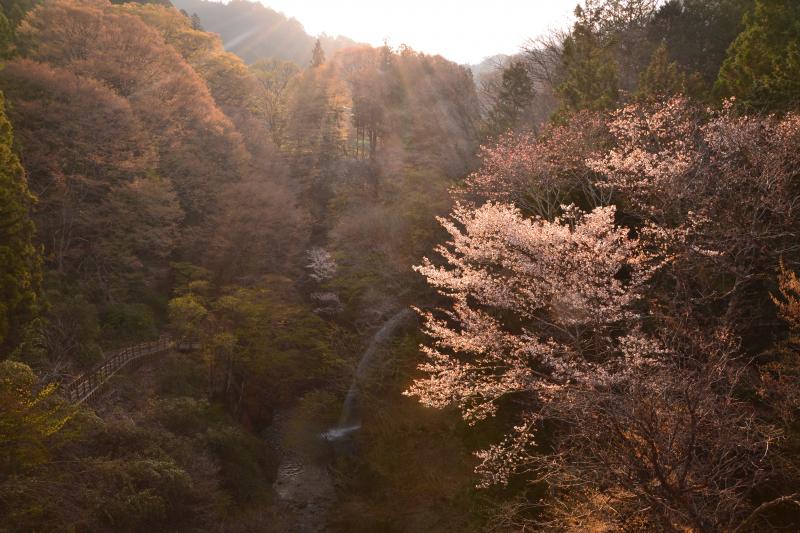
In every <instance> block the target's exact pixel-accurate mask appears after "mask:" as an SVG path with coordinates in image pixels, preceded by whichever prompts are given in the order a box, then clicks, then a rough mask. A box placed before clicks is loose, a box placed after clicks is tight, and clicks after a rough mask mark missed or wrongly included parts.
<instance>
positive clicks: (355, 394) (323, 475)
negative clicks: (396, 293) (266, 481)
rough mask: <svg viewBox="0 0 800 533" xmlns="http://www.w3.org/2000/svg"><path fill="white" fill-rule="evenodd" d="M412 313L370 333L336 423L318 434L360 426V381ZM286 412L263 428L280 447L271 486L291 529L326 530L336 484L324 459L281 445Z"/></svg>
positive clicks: (332, 436)
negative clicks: (371, 334)
mask: <svg viewBox="0 0 800 533" xmlns="http://www.w3.org/2000/svg"><path fill="white" fill-rule="evenodd" d="M410 316H412V312H411V310H409V309H403V310H401V311H399V312H397V313H395V314H394V315H393V316H392V317H391V318H389V320H387V321H386V322H385V323H384V324H383V325H382V326H381V327H380V329H378V331H376V332H375V334H374V335H373V336H372V339H370V342H369V344H368V345H367V347H366V349H365V350H364V353H363V354H362V356H361V359H360V360H359V362H358V366H357V367H356V371H355V375H354V376H353V382H352V384H351V385H350V388H349V389H348V391H347V396H346V397H345V400H344V404H343V405H342V414H341V416H340V418H339V423H338V424H337V425H336V426H335V427H333V428H330V429H329V430H328V431H326V432H324V433H322V435H317V437H316V438H317V439H319V438H320V436H321V437H322V438H323V439H325V440H327V441H331V442H334V441H340V440H343V439H344V437H346V436H347V435H349V434H351V433H352V432H354V431H356V430H358V429H359V428H360V427H361V413H360V406H359V393H360V390H361V386H362V382H363V381H364V379H365V378H366V377H367V374H368V372H369V369H370V367H371V366H372V364H373V361H374V359H375V357H376V355H377V353H378V352H379V350H380V348H381V347H382V346H383V344H384V343H386V341H388V340H389V339H390V338H391V337H392V335H394V333H395V332H396V330H397V328H398V327H399V326H400V325H401V324H402V323H403V321H404V320H406V319H407V318H408V317H410ZM290 416H291V413H289V412H282V413H279V414H278V415H276V417H275V420H274V422H273V424H272V426H271V427H270V428H269V430H268V431H266V432H265V438H266V439H267V440H268V441H269V442H270V443H272V445H273V446H274V447H275V448H276V449H277V450H279V452H280V454H281V464H280V466H279V467H278V475H277V479H276V480H275V483H274V484H273V490H274V491H275V494H276V495H277V497H278V499H279V501H280V502H281V506H282V507H283V508H284V509H285V511H286V513H287V515H288V516H290V517H291V518H290V520H291V522H292V525H291V530H292V531H297V532H298V533H318V532H323V531H327V530H328V528H327V523H326V522H327V517H328V514H329V511H330V508H331V506H332V505H333V504H334V502H335V488H334V486H333V480H332V478H331V475H330V472H329V471H328V467H327V461H326V460H320V459H319V458H317V459H313V458H309V457H304V456H303V455H302V454H300V453H298V452H297V450H292V449H283V446H282V444H281V443H282V441H283V437H284V436H285V435H284V434H285V432H286V424H287V418H288V417H290Z"/></svg>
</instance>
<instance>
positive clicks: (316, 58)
mask: <svg viewBox="0 0 800 533" xmlns="http://www.w3.org/2000/svg"><path fill="white" fill-rule="evenodd" d="M324 62H325V51H324V50H323V49H322V44H321V43H320V42H319V39H317V42H316V43H314V50H312V52H311V66H312V67H318V66H320V65H322V64H323V63H324Z"/></svg>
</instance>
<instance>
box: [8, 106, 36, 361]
mask: <svg viewBox="0 0 800 533" xmlns="http://www.w3.org/2000/svg"><path fill="white" fill-rule="evenodd" d="M4 105H5V104H4V100H3V96H2V93H0V358H2V356H3V355H4V354H6V353H8V351H9V350H10V349H11V348H13V347H14V346H15V345H16V344H17V343H18V342H19V341H20V340H21V339H20V337H21V335H22V332H23V331H24V328H25V326H26V324H27V323H29V322H30V321H31V320H32V319H33V318H34V316H35V315H36V313H37V311H38V306H39V300H38V292H39V289H40V287H39V284H40V282H41V271H40V268H41V258H40V256H39V250H38V249H37V248H36V246H35V244H34V241H33V237H34V226H33V222H32V221H31V218H30V209H31V206H32V205H33V201H34V198H33V196H32V195H31V193H30V191H29V190H28V183H27V179H26V177H25V171H24V170H23V168H22V165H20V162H19V159H18V158H17V156H16V154H15V153H14V151H13V134H12V130H11V124H10V123H9V121H8V119H7V118H6V115H5V109H4Z"/></svg>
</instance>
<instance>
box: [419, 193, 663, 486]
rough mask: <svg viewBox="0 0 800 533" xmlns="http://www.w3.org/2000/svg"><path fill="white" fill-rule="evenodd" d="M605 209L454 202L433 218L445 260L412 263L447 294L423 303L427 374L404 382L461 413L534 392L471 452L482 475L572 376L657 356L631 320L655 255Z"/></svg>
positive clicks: (520, 440)
mask: <svg viewBox="0 0 800 533" xmlns="http://www.w3.org/2000/svg"><path fill="white" fill-rule="evenodd" d="M614 213H615V209H614V208H613V207H599V208H596V209H595V210H593V211H592V212H591V213H583V212H581V211H580V210H578V209H577V208H575V207H574V206H564V207H563V213H562V215H561V216H560V217H558V218H556V220H555V221H553V222H549V221H546V220H544V219H541V218H537V219H529V218H525V217H524V216H523V215H522V214H521V212H520V211H519V210H518V209H516V208H514V207H512V206H509V205H504V204H494V203H487V204H485V205H484V206H482V207H480V208H478V209H476V210H471V209H469V208H467V207H464V206H460V205H459V206H457V207H456V208H455V210H454V212H453V215H452V218H451V219H450V220H446V219H441V221H440V222H441V223H442V225H443V226H444V228H445V229H446V230H447V231H448V233H449V234H450V236H451V237H452V241H451V242H450V243H448V245H445V246H440V247H438V248H437V251H438V253H439V254H441V255H442V257H443V258H444V259H445V261H446V265H444V266H437V265H434V264H433V263H432V262H431V261H430V260H428V259H425V261H424V262H423V264H422V265H421V266H418V267H416V270H417V271H418V272H420V273H421V274H422V275H423V276H424V277H425V278H426V279H427V281H428V283H429V284H430V285H431V286H433V287H435V288H437V289H438V291H439V292H440V293H441V294H442V295H444V296H446V297H448V298H449V299H450V300H451V301H452V306H451V307H450V308H449V309H447V310H443V311H442V313H441V315H440V314H439V313H437V314H434V313H432V312H428V311H420V314H421V316H422V317H423V319H424V322H425V332H426V333H427V334H428V335H429V336H430V337H431V338H432V339H433V342H432V343H431V344H430V345H428V346H425V347H423V351H424V352H425V354H426V355H427V362H425V363H424V364H423V365H421V366H420V369H421V370H422V371H423V372H425V373H426V374H427V376H428V377H426V378H420V379H418V380H417V381H415V382H414V384H413V385H412V386H411V387H410V388H409V390H408V391H407V392H406V394H408V395H411V396H416V397H418V398H419V399H420V401H421V402H422V403H423V404H425V405H429V406H433V407H444V406H447V405H450V404H456V405H458V406H459V407H460V409H461V411H462V414H463V416H464V418H465V419H466V420H467V421H468V422H469V423H470V424H474V423H476V422H478V421H480V420H483V419H485V418H486V417H488V416H492V415H494V414H495V413H496V412H497V409H498V406H499V404H501V403H502V401H503V400H504V399H506V398H508V397H510V396H516V395H522V396H523V397H525V398H527V399H529V400H530V401H531V402H532V403H531V404H530V407H529V408H527V409H526V410H525V412H524V413H523V416H522V418H523V420H524V421H525V422H524V426H521V427H520V428H517V435H518V436H517V437H510V438H509V439H508V440H507V441H505V442H504V443H502V444H499V445H497V446H495V447H493V448H492V449H491V450H488V451H486V452H482V453H481V454H480V456H481V457H482V458H483V459H484V461H485V462H491V463H492V464H493V465H494V466H496V467H499V468H479V470H480V471H481V472H482V473H484V474H485V478H486V480H485V481H486V482H505V481H507V479H508V476H509V475H510V474H511V472H512V471H513V461H508V462H503V461H500V462H498V461H496V460H495V459H494V456H497V455H498V454H499V455H502V454H509V453H510V454H514V453H515V451H514V450H515V449H516V448H517V447H519V446H523V445H525V444H532V443H533V435H534V433H535V431H534V429H533V426H534V424H535V422H536V421H538V420H539V418H540V417H539V415H538V414H537V412H538V411H537V410H538V409H539V408H540V407H541V406H542V405H544V404H547V403H549V402H553V401H558V398H559V397H560V396H561V395H562V394H563V393H564V391H565V390H568V388H569V387H570V386H572V385H575V384H580V385H582V386H587V387H594V386H608V385H610V384H612V383H614V382H616V381H617V380H619V379H622V377H623V376H624V374H625V373H626V372H628V371H629V370H630V369H631V368H635V367H637V366H640V365H648V364H650V363H651V362H652V361H655V359H656V356H657V354H658V352H659V350H658V348H657V347H656V346H654V345H652V343H649V342H648V341H647V340H645V339H644V338H643V337H642V336H641V334H640V333H639V332H638V330H636V328H635V327H634V324H635V323H636V322H637V321H638V320H639V318H640V312H639V310H638V304H639V303H640V299H641V296H642V289H643V288H644V287H645V285H646V282H647V280H648V279H649V278H650V277H651V276H652V274H653V273H654V272H655V270H656V269H657V268H658V267H659V266H660V264H661V260H662V258H661V257H660V255H659V253H658V250H651V249H649V247H648V246H645V245H644V244H643V241H641V240H640V239H635V238H630V237H629V236H628V231H627V230H626V229H624V228H620V227H617V226H615V224H614ZM462 228H463V229H462ZM645 345H646V346H647V347H648V348H647V350H644V349H641V348H642V346H645ZM634 346H635V347H638V348H640V349H633V348H632V347H634ZM503 465H506V466H503Z"/></svg>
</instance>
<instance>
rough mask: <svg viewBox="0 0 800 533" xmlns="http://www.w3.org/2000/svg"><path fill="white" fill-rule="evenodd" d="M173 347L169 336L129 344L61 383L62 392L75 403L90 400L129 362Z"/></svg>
mask: <svg viewBox="0 0 800 533" xmlns="http://www.w3.org/2000/svg"><path fill="white" fill-rule="evenodd" d="M173 348H175V342H174V341H173V340H172V338H170V337H161V338H159V339H158V340H156V341H151V342H145V343H142V344H137V345H136V346H129V347H127V348H124V349H122V350H119V351H117V352H113V353H111V354H109V355H108V356H106V357H105V358H104V359H103V360H102V361H101V362H100V363H98V364H97V365H95V367H94V368H92V369H91V370H88V371H87V372H85V373H83V374H81V375H80V376H78V377H77V378H76V379H74V380H73V381H72V382H70V383H68V384H66V385H62V394H63V395H64V397H65V398H67V399H68V400H69V401H70V402H72V403H73V404H76V405H80V404H81V403H83V402H85V401H88V400H91V399H92V397H93V396H94V395H95V394H97V392H98V391H99V390H100V389H102V388H103V386H104V385H105V384H106V383H107V382H108V380H109V379H111V377H112V376H113V375H114V374H116V373H117V372H119V371H120V370H122V369H123V368H125V367H126V366H128V365H129V364H130V363H132V362H134V361H137V360H139V359H142V358H144V357H148V356H151V355H157V354H162V353H165V352H168V351H170V350H172V349H173Z"/></svg>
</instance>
